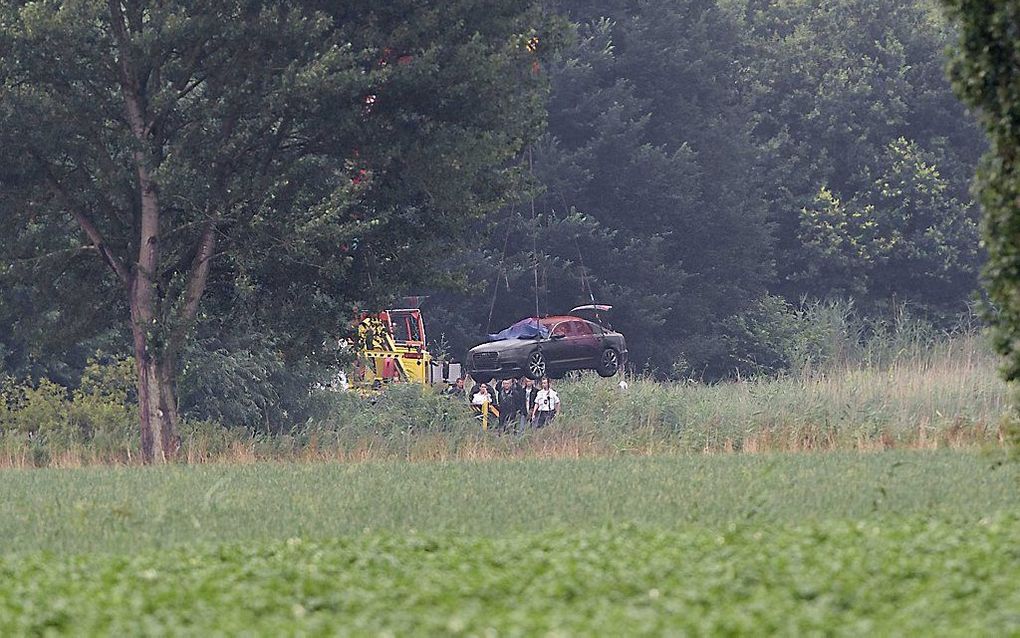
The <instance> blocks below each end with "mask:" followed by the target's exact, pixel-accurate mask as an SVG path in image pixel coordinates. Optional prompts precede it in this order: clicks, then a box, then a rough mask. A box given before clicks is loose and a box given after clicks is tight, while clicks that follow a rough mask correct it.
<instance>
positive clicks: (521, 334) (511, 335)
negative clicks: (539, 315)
mask: <svg viewBox="0 0 1020 638" xmlns="http://www.w3.org/2000/svg"><path fill="white" fill-rule="evenodd" d="M548 336H549V328H548V327H546V326H544V325H542V323H541V322H539V320H538V319H535V318H534V317H528V318H527V319H521V320H520V321H518V322H517V323H515V324H514V325H512V326H510V327H509V328H507V329H505V330H502V331H500V332H497V333H495V334H490V335H489V341H504V340H506V339H539V338H543V337H548Z"/></svg>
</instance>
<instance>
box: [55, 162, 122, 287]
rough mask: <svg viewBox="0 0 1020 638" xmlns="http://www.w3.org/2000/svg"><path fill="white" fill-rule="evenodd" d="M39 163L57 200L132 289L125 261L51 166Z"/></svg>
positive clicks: (107, 263)
mask: <svg viewBox="0 0 1020 638" xmlns="http://www.w3.org/2000/svg"><path fill="white" fill-rule="evenodd" d="M36 160H37V161H39V158H38V157H37V158H36ZM39 163H40V164H41V165H42V166H43V170H44V171H45V172H46V181H47V182H49V184H50V187H51V188H52V189H53V192H54V193H55V194H56V195H57V198H58V199H59V200H60V201H61V202H62V203H63V204H64V207H65V208H66V209H67V212H68V213H70V214H71V216H72V217H74V219H75V221H77V222H78V225H79V226H80V227H81V229H82V230H83V231H85V235H86V236H87V237H88V238H89V241H91V242H92V245H93V246H94V247H95V249H96V250H97V251H98V252H99V256H100V257H102V258H103V261H105V262H106V265H107V266H109V267H110V268H111V269H112V270H113V272H114V273H116V275H117V277H119V278H120V280H121V282H122V283H123V284H124V285H125V286H128V287H130V286H131V273H130V272H129V271H128V269H127V266H125V265H124V262H123V260H121V259H120V258H119V257H117V256H116V255H115V254H114V253H113V251H112V250H110V247H109V246H107V245H106V241H105V240H104V239H103V234H102V233H100V232H99V229H98V228H97V227H96V225H95V224H94V223H93V222H92V220H91V219H90V218H89V216H88V215H86V214H85V213H83V212H81V210H80V209H79V208H78V207H77V206H75V204H74V202H73V201H71V197H70V195H68V194H67V191H66V190H65V189H64V187H63V185H62V184H61V183H60V181H59V180H58V179H57V178H56V177H55V176H54V175H53V171H51V170H50V168H49V166H47V165H46V164H45V163H43V162H42V161H39Z"/></svg>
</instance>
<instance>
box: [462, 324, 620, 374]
mask: <svg viewBox="0 0 1020 638" xmlns="http://www.w3.org/2000/svg"><path fill="white" fill-rule="evenodd" d="M490 338H491V339H493V340H491V341H489V342H488V343H483V344H481V345H478V346H475V347H474V348H471V350H469V351H468V356H467V364H468V369H469V370H470V371H471V377H472V378H473V379H474V380H475V381H476V382H478V383H488V382H490V381H492V380H493V379H508V378H511V377H519V376H522V375H523V376H528V377H531V378H532V379H541V378H542V377H544V376H550V377H559V376H562V375H563V374H564V373H566V372H568V371H570V370H595V371H596V372H598V373H599V375H600V376H603V377H611V376H613V375H615V374H616V373H617V372H619V371H620V369H621V368H623V365H624V363H625V362H626V360H627V342H626V341H625V340H624V338H623V335H622V334H620V333H619V332H615V331H613V330H610V329H608V328H606V327H604V326H602V325H600V324H599V323H595V322H593V321H588V320H586V319H582V318H580V317H575V316H572V315H560V316H555V317H543V318H541V319H534V318H530V319H524V320H521V321H519V322H517V323H515V324H514V325H512V326H510V327H509V328H507V329H506V330H504V331H503V332H501V333H499V334H498V335H490Z"/></svg>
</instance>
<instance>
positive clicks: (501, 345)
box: [468, 339, 538, 354]
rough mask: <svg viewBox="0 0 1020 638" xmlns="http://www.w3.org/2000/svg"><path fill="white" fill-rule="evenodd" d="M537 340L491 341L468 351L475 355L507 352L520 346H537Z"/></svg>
mask: <svg viewBox="0 0 1020 638" xmlns="http://www.w3.org/2000/svg"><path fill="white" fill-rule="evenodd" d="M536 341H538V340H537V339H503V340H502V341H490V342H489V343H483V344H481V345H477V346H475V347H474V348H471V349H470V350H468V354H475V353H476V352H505V351H506V350H512V349H513V348H517V347H520V346H531V345H535V342H536Z"/></svg>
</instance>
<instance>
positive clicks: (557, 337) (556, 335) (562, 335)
mask: <svg viewBox="0 0 1020 638" xmlns="http://www.w3.org/2000/svg"><path fill="white" fill-rule="evenodd" d="M565 336H567V335H565V334H562V333H557V334H554V335H552V336H551V337H549V338H550V339H562V338H563V337H565Z"/></svg>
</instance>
